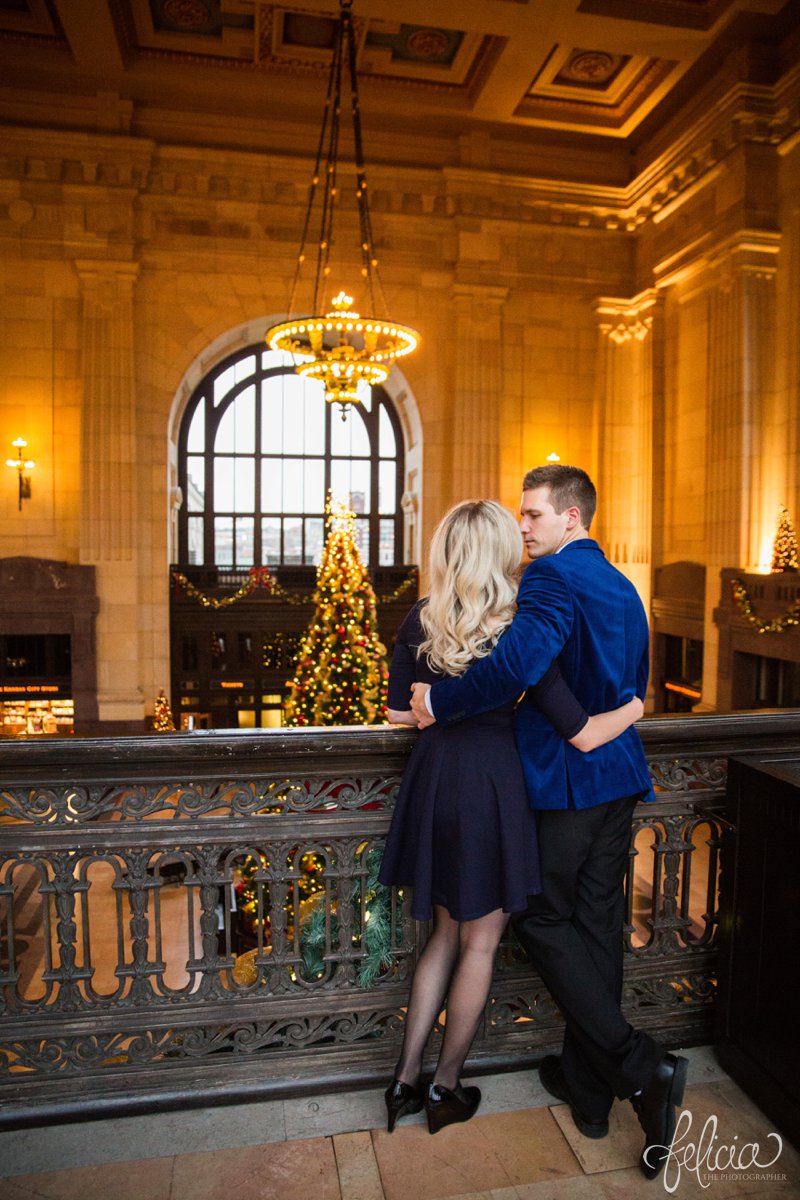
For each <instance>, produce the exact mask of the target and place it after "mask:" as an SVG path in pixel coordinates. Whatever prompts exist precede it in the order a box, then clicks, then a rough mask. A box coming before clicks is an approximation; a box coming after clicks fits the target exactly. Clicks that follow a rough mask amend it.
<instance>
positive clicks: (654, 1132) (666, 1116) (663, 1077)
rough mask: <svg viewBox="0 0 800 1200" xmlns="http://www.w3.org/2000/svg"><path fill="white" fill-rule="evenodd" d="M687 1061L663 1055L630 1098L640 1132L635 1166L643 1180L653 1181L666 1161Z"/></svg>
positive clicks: (676, 1056) (687, 1066)
mask: <svg viewBox="0 0 800 1200" xmlns="http://www.w3.org/2000/svg"><path fill="white" fill-rule="evenodd" d="M688 1069H689V1062H688V1060H687V1059H685V1058H681V1057H680V1056H678V1055H675V1054H665V1055H664V1057H663V1058H662V1060H661V1062H660V1063H659V1064H658V1066H657V1067H656V1069H655V1071H654V1072H653V1075H652V1077H651V1079H650V1081H649V1083H648V1084H647V1087H644V1088H642V1090H641V1092H639V1095H638V1096H631V1104H632V1105H633V1107H634V1108H635V1109H636V1115H637V1117H638V1118H639V1124H640V1125H641V1127H642V1129H643V1130H644V1150H643V1151H642V1157H641V1158H640V1159H639V1166H640V1167H641V1169H642V1174H643V1175H644V1176H645V1178H646V1179H655V1177H656V1176H657V1175H658V1174H659V1173H660V1171H661V1169H662V1168H663V1166H664V1163H665V1162H666V1161H667V1157H668V1155H669V1148H670V1146H671V1145H672V1139H673V1137H674V1136H675V1121H676V1117H675V1109H676V1108H677V1106H678V1105H679V1104H682V1103H683V1089H684V1088H685V1087H686V1074H687V1071H688Z"/></svg>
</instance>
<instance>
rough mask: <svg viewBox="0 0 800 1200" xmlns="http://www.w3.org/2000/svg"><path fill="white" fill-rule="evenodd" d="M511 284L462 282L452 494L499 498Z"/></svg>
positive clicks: (456, 295) (456, 292)
mask: <svg viewBox="0 0 800 1200" xmlns="http://www.w3.org/2000/svg"><path fill="white" fill-rule="evenodd" d="M507 297H508V289H507V288H498V287H486V286H483V285H480V284H474V285H473V284H456V286H455V287H454V288H453V301H454V309H455V315H456V338H455V345H456V355H457V358H456V364H455V376H454V386H453V460H452V462H453V466H452V472H451V487H452V490H451V499H452V501H453V503H456V502H457V501H458V500H466V499H471V498H483V499H496V498H497V497H498V494H499V475H500V421H501V406H502V388H503V359H502V311H503V304H504V303H505V301H506V299H507Z"/></svg>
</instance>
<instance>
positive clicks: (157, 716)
mask: <svg viewBox="0 0 800 1200" xmlns="http://www.w3.org/2000/svg"><path fill="white" fill-rule="evenodd" d="M153 729H155V731H156V733H174V732H175V722H174V721H173V719H172V709H171V708H170V706H169V700H168V699H167V696H166V693H165V691H164V689H163V688H161V690H160V692H159V693H158V695H157V696H156V704H155V709H154V711H153Z"/></svg>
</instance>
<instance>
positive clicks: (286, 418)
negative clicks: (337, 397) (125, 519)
mask: <svg viewBox="0 0 800 1200" xmlns="http://www.w3.org/2000/svg"><path fill="white" fill-rule="evenodd" d="M293 367H294V364H293V362H292V359H291V356H289V355H287V354H283V353H280V352H275V351H269V350H266V349H264V348H263V346H260V345H259V346H250V347H248V348H246V349H244V350H240V351H238V352H237V353H236V354H233V355H230V356H228V357H227V358H226V359H224V360H223V361H222V362H221V363H219V364H218V365H217V366H216V367H215V368H214V369H213V370H212V371H210V372H209V374H208V375H206V376H205V378H204V379H203V380H202V381H201V383H200V384H199V385H198V387H197V388H196V389H195V391H194V393H193V395H192V397H191V399H190V401H189V404H188V406H187V409H186V412H185V413H184V416H183V420H182V422H181V429H180V436H179V442H178V453H179V480H180V486H181V489H182V492H183V505H182V507H181V511H180V514H179V522H178V536H179V559H180V562H181V563H183V564H187V565H207V566H212V565H213V566H217V567H222V568H229V569H234V570H242V569H246V568H248V567H252V566H262V565H263V566H268V565H270V564H276V565H277V564H315V563H318V562H319V559H320V555H321V553H322V547H323V544H324V540H325V524H324V517H325V497H326V495H327V493H328V491H330V492H331V493H332V495H333V497H334V499H341V500H344V501H345V502H347V503H349V505H350V507H351V508H353V509H354V510H355V512H356V514H357V520H356V528H357V531H358V540H359V547H360V550H361V554H362V557H363V558H364V561H365V562H367V563H369V564H371V565H372V566H393V565H394V564H396V563H398V564H399V563H402V562H403V546H402V537H403V519H402V511H401V507H400V497H401V495H402V488H403V466H404V464H403V438H402V431H401V428H400V423H399V421H398V418H397V414H396V413H395V411H394V408H393V406H392V404H391V401H390V400H389V397H388V396H387V395H386V393H385V392H384V391H383V389H382V388H372V389H369V388H365V389H364V390H363V391H362V393H361V403H360V404H358V405H354V406H351V407H350V410H349V412H348V415H347V417H346V419H345V420H344V421H342V419H341V415H340V410H339V406H338V405H332V404H328V403H327V402H326V401H325V398H324V394H323V390H322V386H321V384H318V383H313V382H309V381H306V380H304V379H302V378H301V377H300V376H298V375H297V374H295V372H294V369H293Z"/></svg>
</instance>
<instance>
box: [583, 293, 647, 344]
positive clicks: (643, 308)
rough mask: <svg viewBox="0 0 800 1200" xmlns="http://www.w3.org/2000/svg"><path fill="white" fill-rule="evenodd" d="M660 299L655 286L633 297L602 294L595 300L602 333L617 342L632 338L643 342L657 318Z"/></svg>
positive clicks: (621, 342)
mask: <svg viewBox="0 0 800 1200" xmlns="http://www.w3.org/2000/svg"><path fill="white" fill-rule="evenodd" d="M660 302H661V298H660V296H659V293H658V292H657V291H656V290H655V289H654V288H649V289H648V290H647V291H646V292H641V293H640V294H639V295H638V296H633V297H632V298H631V299H629V300H626V299H619V298H617V297H614V296H600V297H599V298H598V300H597V301H596V303H595V312H596V313H597V315H598V318H599V323H598V327H599V329H600V332H601V333H603V334H604V335H605V336H606V337H607V338H609V340H610V341H612V342H615V343H616V344H617V345H623V344H624V343H625V342H630V341H632V340H636V341H638V342H643V341H644V340H645V338H646V337H647V336H648V334H649V333H650V331H651V329H652V328H653V317H654V315H655V310H656V308H657V307H658V305H659V304H660Z"/></svg>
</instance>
